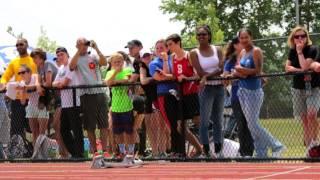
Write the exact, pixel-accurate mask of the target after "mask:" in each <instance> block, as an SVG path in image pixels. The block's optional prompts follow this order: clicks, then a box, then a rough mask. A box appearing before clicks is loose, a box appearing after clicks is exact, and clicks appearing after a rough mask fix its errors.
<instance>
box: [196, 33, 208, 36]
mask: <svg viewBox="0 0 320 180" xmlns="http://www.w3.org/2000/svg"><path fill="white" fill-rule="evenodd" d="M207 35H208V34H207V33H197V36H207Z"/></svg>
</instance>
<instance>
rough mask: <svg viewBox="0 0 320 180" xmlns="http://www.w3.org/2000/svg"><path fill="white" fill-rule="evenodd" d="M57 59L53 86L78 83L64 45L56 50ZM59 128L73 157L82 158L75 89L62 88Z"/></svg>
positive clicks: (62, 86)
mask: <svg viewBox="0 0 320 180" xmlns="http://www.w3.org/2000/svg"><path fill="white" fill-rule="evenodd" d="M56 55H57V60H59V62H60V63H61V67H60V68H59V71H58V74H57V76H56V79H55V80H54V82H53V86H54V87H58V88H65V87H67V86H74V85H77V84H79V82H78V81H79V79H78V77H77V76H76V75H75V72H74V71H70V68H69V65H68V59H69V55H68V52H67V50H66V49H65V48H64V47H59V48H58V49H57V50H56ZM60 96H61V108H62V109H61V128H60V133H61V136H62V139H63V142H64V144H65V146H66V148H67V149H68V151H69V153H70V154H71V156H72V157H73V158H83V131H82V123H81V120H80V97H79V92H77V90H76V89H62V90H61V91H60Z"/></svg>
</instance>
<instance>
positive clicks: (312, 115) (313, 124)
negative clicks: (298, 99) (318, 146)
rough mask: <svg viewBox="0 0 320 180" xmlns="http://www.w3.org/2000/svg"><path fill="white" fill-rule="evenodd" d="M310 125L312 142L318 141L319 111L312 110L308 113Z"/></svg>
mask: <svg viewBox="0 0 320 180" xmlns="http://www.w3.org/2000/svg"><path fill="white" fill-rule="evenodd" d="M307 118H308V121H309V123H308V125H309V130H310V132H309V133H310V141H312V140H314V141H316V140H317V138H318V134H319V123H318V121H317V110H316V109H310V110H309V111H308V116H307Z"/></svg>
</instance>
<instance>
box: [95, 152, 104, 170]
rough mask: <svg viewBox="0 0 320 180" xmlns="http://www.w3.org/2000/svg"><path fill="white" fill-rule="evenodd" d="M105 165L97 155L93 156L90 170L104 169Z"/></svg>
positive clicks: (102, 159)
mask: <svg viewBox="0 0 320 180" xmlns="http://www.w3.org/2000/svg"><path fill="white" fill-rule="evenodd" d="M105 167H106V164H105V162H104V157H103V156H101V155H99V156H95V157H94V158H93V160H92V164H91V168H92V169H100V168H105Z"/></svg>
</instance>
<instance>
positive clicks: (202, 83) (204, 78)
mask: <svg viewBox="0 0 320 180" xmlns="http://www.w3.org/2000/svg"><path fill="white" fill-rule="evenodd" d="M206 82H207V76H203V77H202V78H201V80H200V84H199V86H200V88H203V87H204V86H205V85H206Z"/></svg>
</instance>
